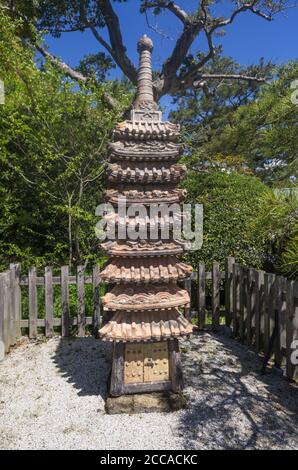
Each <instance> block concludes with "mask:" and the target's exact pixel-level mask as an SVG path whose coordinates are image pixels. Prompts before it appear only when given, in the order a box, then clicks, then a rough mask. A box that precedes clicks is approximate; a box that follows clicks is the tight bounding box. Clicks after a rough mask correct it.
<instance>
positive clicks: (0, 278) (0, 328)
mask: <svg viewBox="0 0 298 470" xmlns="http://www.w3.org/2000/svg"><path fill="white" fill-rule="evenodd" d="M5 276H6V274H5V273H0V341H1V343H2V344H1V345H0V348H1V355H2V354H3V353H5V350H6V340H7V338H6V331H5V286H6V280H5ZM2 348H3V349H4V351H2Z"/></svg>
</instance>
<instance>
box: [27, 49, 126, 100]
mask: <svg viewBox="0 0 298 470" xmlns="http://www.w3.org/2000/svg"><path fill="white" fill-rule="evenodd" d="M34 45H35V47H36V49H37V50H38V51H39V52H40V53H41V54H42V55H43V57H45V58H46V59H48V60H49V61H50V62H51V64H53V65H55V66H56V67H58V68H59V69H60V70H61V71H62V72H63V73H65V75H67V76H68V77H70V78H72V79H73V80H76V81H78V82H81V83H87V82H88V80H89V77H85V76H84V75H83V74H81V73H80V72H78V71H77V70H74V69H73V68H72V67H70V66H69V65H68V64H66V63H65V62H63V61H62V60H60V59H58V58H57V57H56V56H54V55H53V54H51V53H50V52H48V51H47V50H46V49H45V48H44V47H43V46H41V45H40V44H38V43H35V44H34ZM102 99H103V101H104V103H105V104H106V105H107V106H108V107H109V108H110V109H118V108H119V103H118V101H117V100H116V99H115V98H113V97H112V96H111V95H109V94H108V93H106V92H105V91H103V93H102Z"/></svg>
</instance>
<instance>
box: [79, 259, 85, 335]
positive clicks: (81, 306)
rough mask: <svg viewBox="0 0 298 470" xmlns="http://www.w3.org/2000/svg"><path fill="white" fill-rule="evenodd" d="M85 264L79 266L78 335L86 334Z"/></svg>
mask: <svg viewBox="0 0 298 470" xmlns="http://www.w3.org/2000/svg"><path fill="white" fill-rule="evenodd" d="M84 281H85V280H84V266H78V268H77V302H78V315H77V317H78V336H85V327H86V314H85V282H84Z"/></svg>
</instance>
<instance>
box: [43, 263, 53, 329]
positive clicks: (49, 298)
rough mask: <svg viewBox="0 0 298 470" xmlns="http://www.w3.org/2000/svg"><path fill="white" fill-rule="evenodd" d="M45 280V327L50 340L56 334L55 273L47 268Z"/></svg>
mask: <svg viewBox="0 0 298 470" xmlns="http://www.w3.org/2000/svg"><path fill="white" fill-rule="evenodd" d="M44 280H45V308H46V315H45V320H46V326H45V333H46V337H47V338H50V337H52V336H53V333H54V326H53V321H54V315H53V307H54V305H53V271H52V268H50V267H48V266H47V267H46V268H45V273H44Z"/></svg>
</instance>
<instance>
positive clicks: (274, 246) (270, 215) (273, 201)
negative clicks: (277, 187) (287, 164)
mask: <svg viewBox="0 0 298 470" xmlns="http://www.w3.org/2000/svg"><path fill="white" fill-rule="evenodd" d="M297 216H298V201H297V197H296V194H295V193H293V194H291V193H290V194H284V193H283V192H281V191H269V192H267V193H264V194H263V195H262V196H261V198H260V210H259V211H258V213H257V214H255V218H254V219H253V220H252V223H251V227H250V230H251V231H252V233H257V234H258V235H259V237H260V238H261V239H262V240H263V242H264V244H265V245H266V247H267V251H268V252H269V253H271V256H272V260H271V261H272V268H273V270H275V271H277V272H279V273H280V274H286V275H287V276H289V277H297V264H298V252H297V234H298V218H297Z"/></svg>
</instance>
